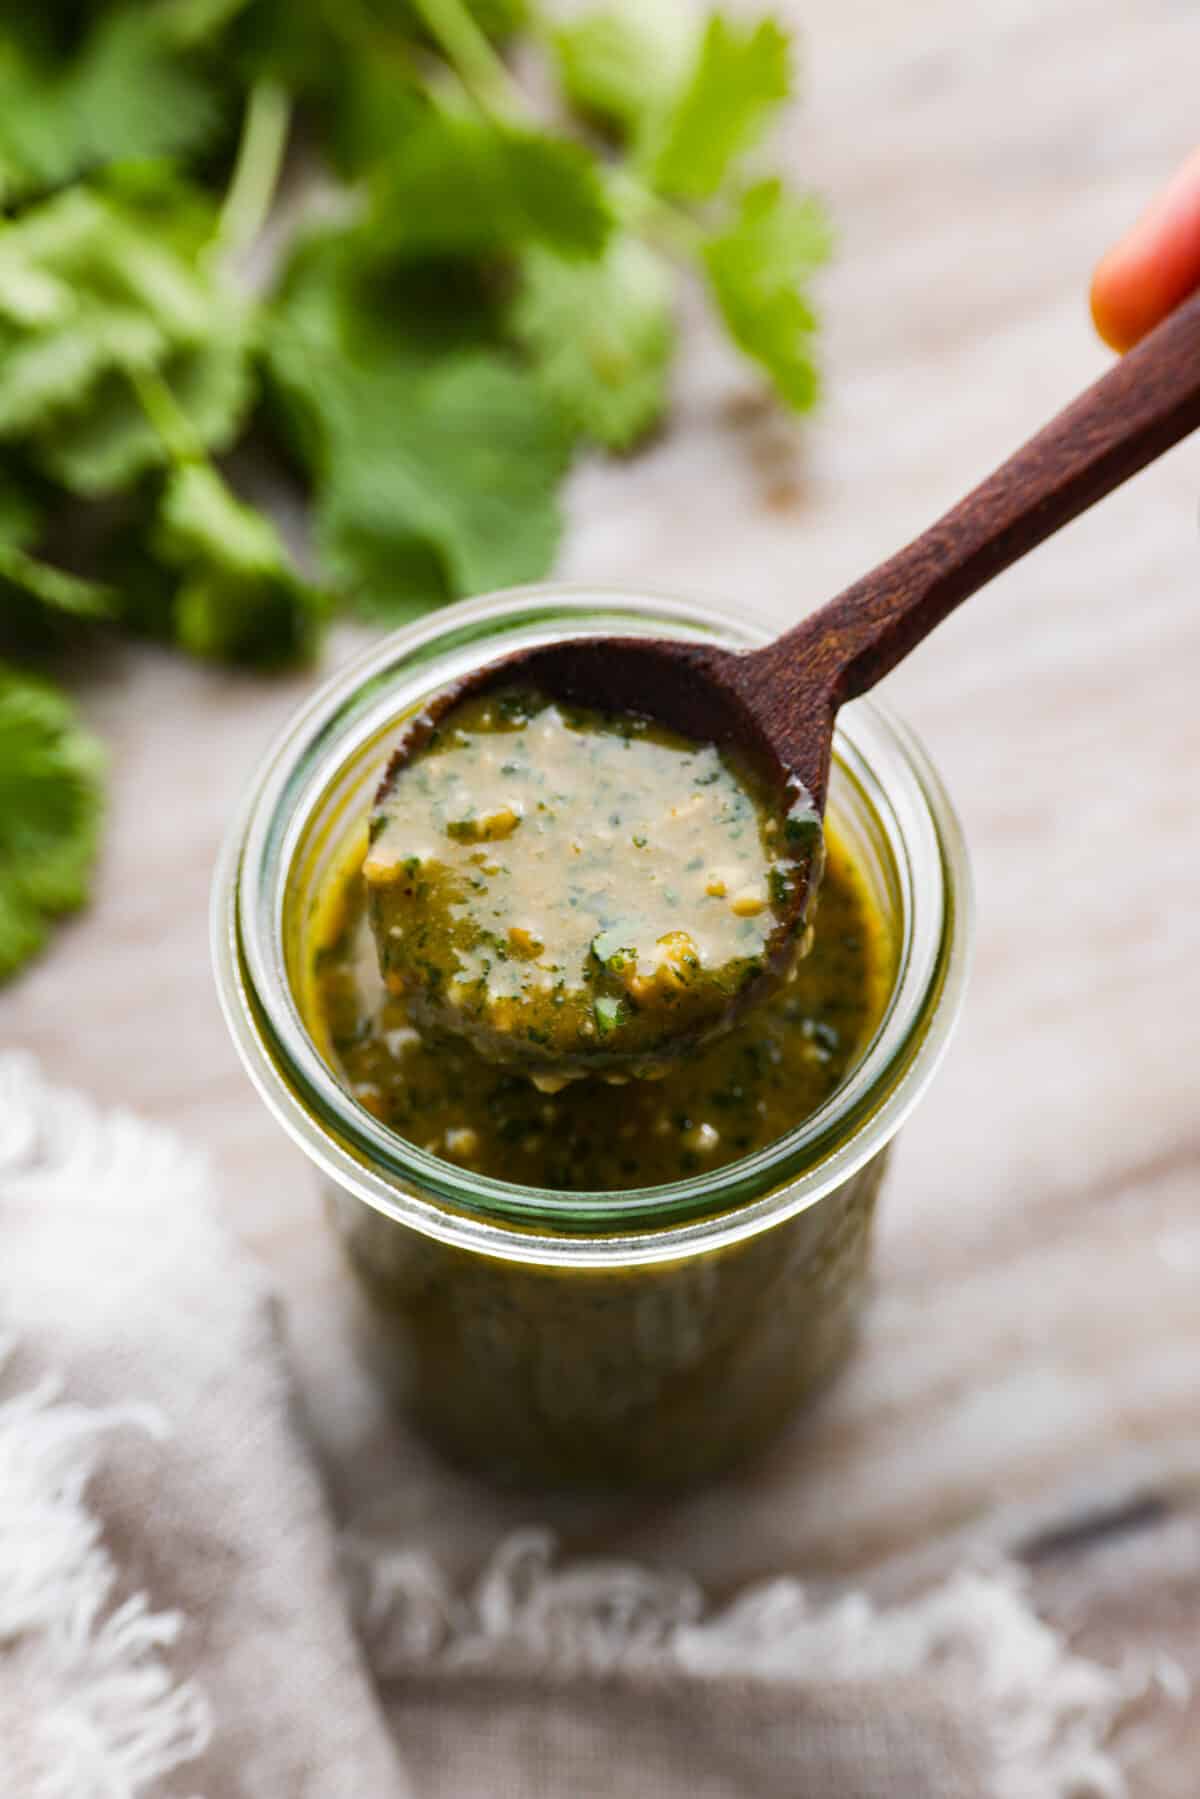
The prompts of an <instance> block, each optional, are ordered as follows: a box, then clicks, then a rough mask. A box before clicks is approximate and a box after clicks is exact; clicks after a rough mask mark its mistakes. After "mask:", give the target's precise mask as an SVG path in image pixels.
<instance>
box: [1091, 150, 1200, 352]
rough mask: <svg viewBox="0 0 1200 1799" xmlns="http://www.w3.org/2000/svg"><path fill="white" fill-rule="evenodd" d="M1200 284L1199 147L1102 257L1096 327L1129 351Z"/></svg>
mask: <svg viewBox="0 0 1200 1799" xmlns="http://www.w3.org/2000/svg"><path fill="white" fill-rule="evenodd" d="M1197 287H1200V150H1198V151H1195V152H1194V153H1193V154H1192V155H1191V156H1190V157H1189V158H1188V160H1187V161H1186V162H1185V163H1184V165H1183V167H1182V168H1181V169H1180V170H1179V171H1178V172H1177V173H1176V175H1175V176H1174V178H1173V179H1172V180H1171V181H1170V182H1169V183H1168V185H1167V187H1166V189H1165V190H1164V192H1163V193H1162V194H1161V195H1160V196H1159V198H1158V199H1157V200H1156V201H1155V202H1154V203H1153V205H1152V206H1151V207H1150V208H1149V210H1148V211H1147V212H1146V213H1145V214H1144V215H1143V217H1142V218H1141V219H1139V220H1138V222H1137V224H1136V225H1135V226H1134V227H1133V229H1132V230H1131V231H1130V232H1128V233H1127V235H1126V236H1125V237H1124V238H1122V240H1121V242H1120V243H1119V244H1116V245H1115V246H1114V247H1113V249H1111V250H1110V251H1109V252H1108V254H1107V255H1106V256H1104V257H1102V258H1101V260H1100V262H1099V264H1098V265H1097V268H1096V272H1095V275H1094V276H1093V278H1092V290H1091V307H1092V319H1093V321H1094V323H1095V326H1096V330H1097V331H1098V332H1099V334H1100V336H1101V337H1102V338H1103V339H1104V341H1105V343H1106V344H1109V345H1110V346H1111V347H1112V348H1113V349H1114V350H1128V349H1130V348H1131V347H1132V346H1133V345H1134V344H1135V343H1137V342H1138V340H1139V338H1142V337H1145V335H1146V333H1147V332H1148V331H1151V330H1153V328H1154V326H1155V325H1157V324H1159V323H1160V322H1161V321H1162V320H1163V319H1165V318H1166V317H1167V314H1168V313H1170V312H1173V311H1174V309H1175V307H1176V306H1178V305H1180V303H1181V302H1182V301H1183V300H1185V299H1186V298H1187V297H1188V295H1189V294H1190V293H1193V292H1194V291H1195V290H1196V288H1197Z"/></svg>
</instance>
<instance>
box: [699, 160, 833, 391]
mask: <svg viewBox="0 0 1200 1799" xmlns="http://www.w3.org/2000/svg"><path fill="white" fill-rule="evenodd" d="M829 250H830V231H829V222H828V219H827V217H826V214H825V210H824V208H823V207H822V205H821V203H820V201H819V200H817V199H815V198H814V197H813V196H812V195H804V196H797V195H795V194H791V193H789V192H788V191H787V189H786V188H785V187H784V186H783V184H782V183H781V182H779V181H775V180H772V181H761V182H758V183H757V184H756V185H755V186H753V187H751V188H748V189H747V191H746V192H745V193H744V194H743V195H742V198H741V201H740V204H739V206H738V210H737V213H736V215H735V217H734V219H733V220H732V222H731V223H729V224H728V225H726V226H725V227H724V228H723V229H721V230H719V231H717V232H715V233H714V234H713V235H712V236H710V237H709V239H708V241H707V243H706V244H705V247H704V260H705V264H706V266H707V270H708V278H709V282H710V284H711V286H712V291H713V295H714V297H715V299H716V302H717V305H718V306H719V307H720V309H721V313H722V315H723V317H724V319H725V323H726V325H727V326H728V328H729V332H730V335H731V336H732V337H733V340H734V342H735V343H736V344H738V345H739V347H740V348H741V349H742V350H744V351H745V353H746V355H747V356H750V357H753V359H754V360H755V361H756V362H758V363H761V364H762V366H763V368H764V369H765V370H766V371H767V373H768V374H769V375H770V377H771V379H772V381H773V382H774V384H775V386H776V388H777V389H778V391H779V393H780V394H781V395H782V396H783V398H784V399H785V400H786V401H787V403H788V404H789V406H792V407H794V408H795V409H796V411H797V412H803V411H805V410H806V409H807V408H808V407H810V406H811V405H812V404H813V402H814V401H815V400H816V397H817V390H818V377H817V370H816V365H815V363H814V361H813V354H812V341H813V335H814V333H815V331H816V328H817V320H816V316H815V314H814V313H813V310H812V308H811V306H810V305H809V303H808V301H807V299H806V298H805V296H804V292H803V289H804V287H805V286H806V284H807V282H808V279H809V277H810V276H811V275H812V274H813V272H814V271H815V270H816V269H818V268H819V267H820V266H821V264H822V263H823V262H825V261H826V260H827V258H828V256H829Z"/></svg>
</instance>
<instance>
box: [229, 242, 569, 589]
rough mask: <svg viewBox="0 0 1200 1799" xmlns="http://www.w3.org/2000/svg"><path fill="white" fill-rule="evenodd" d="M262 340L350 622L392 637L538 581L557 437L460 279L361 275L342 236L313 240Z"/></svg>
mask: <svg viewBox="0 0 1200 1799" xmlns="http://www.w3.org/2000/svg"><path fill="white" fill-rule="evenodd" d="M361 229H362V230H366V233H367V245H368V246H371V245H373V242H374V240H373V239H372V237H371V235H370V232H369V229H367V228H361ZM374 248H375V249H376V250H377V248H378V246H374ZM265 341H266V348H267V353H268V364H269V369H270V374H271V379H272V387H273V394H274V397H275V401H276V405H277V407H281V408H282V412H283V415H284V418H285V421H286V423H287V426H288V428H289V434H290V437H291V441H292V443H293V446H294V448H295V449H296V451H297V453H298V454H299V455H300V457H301V459H302V460H303V461H304V463H305V465H306V467H307V468H308V470H309V472H310V474H311V475H312V477H313V482H314V488H315V509H316V524H317V536H318V544H319V548H320V549H321V552H322V554H323V557H324V560H325V563H326V566H327V568H328V570H329V571H330V573H331V575H332V576H333V578H334V580H335V582H336V584H338V585H339V586H340V587H343V588H344V589H345V590H346V591H347V593H348V594H349V596H350V598H351V599H352V600H353V601H354V602H355V603H356V604H357V605H358V607H359V608H360V609H361V610H363V611H365V612H367V613H368V614H370V615H373V616H376V617H380V618H387V619H391V620H394V619H397V618H401V617H404V616H407V615H409V614H411V613H412V612H414V611H419V610H424V609H425V608H427V607H429V606H431V605H436V604H438V603H440V602H441V601H442V600H444V599H446V598H448V597H452V596H456V595H459V594H462V593H468V592H472V591H478V590H480V589H482V588H487V587H496V586H504V585H507V584H509V583H511V582H515V581H522V580H530V579H534V578H536V577H537V576H539V575H542V574H544V573H545V572H546V570H547V568H548V567H549V565H550V562H551V559H552V557H553V553H554V549H555V547H556V545H557V541H558V536H559V532H560V530H561V518H560V514H559V509H558V504H557V499H556V489H557V486H558V483H559V481H560V479H561V477H562V475H563V474H564V472H565V470H566V466H567V462H568V459H569V455H570V436H571V434H570V432H569V430H568V429H567V426H566V423H565V421H564V420H563V418H562V415H561V413H560V411H559V408H558V407H557V406H556V405H555V404H554V403H553V401H552V400H551V399H550V398H549V397H548V396H547V395H546V394H545V393H544V391H543V390H542V387H541V385H540V384H539V382H538V380H537V379H536V377H535V376H534V374H533V372H532V371H530V370H527V369H524V368H522V367H521V366H520V365H519V364H518V363H517V362H516V360H515V359H514V358H513V357H512V356H511V354H509V353H506V352H505V350H504V348H503V345H502V340H501V333H500V322H499V320H498V319H496V318H494V317H493V315H492V313H491V312H490V311H489V308H488V303H487V300H486V297H485V294H484V292H483V290H482V289H481V287H480V285H479V284H478V282H477V281H476V279H475V276H474V273H473V270H472V267H471V265H470V264H465V263H456V262H435V263H424V262H421V263H413V264H409V263H405V262H403V261H401V262H400V263H399V264H396V263H395V262H392V263H391V264H389V263H388V262H387V260H386V259H384V258H380V259H379V260H378V261H374V262H373V261H372V260H371V259H370V255H369V253H368V248H367V247H364V245H363V242H362V238H361V235H360V228H352V229H351V230H349V231H342V232H336V233H326V234H323V235H322V236H321V237H318V238H313V239H310V240H309V241H308V242H307V243H306V244H303V245H302V246H301V247H300V248H299V249H298V251H297V253H296V256H295V257H294V259H293V264H292V267H291V269H290V270H289V272H288V275H287V277H286V280H285V283H284V289H283V294H282V296H281V301H280V304H279V306H278V307H277V309H276V311H275V313H274V314H273V315H272V317H271V318H270V320H269V321H268V327H267V332H266V340H265Z"/></svg>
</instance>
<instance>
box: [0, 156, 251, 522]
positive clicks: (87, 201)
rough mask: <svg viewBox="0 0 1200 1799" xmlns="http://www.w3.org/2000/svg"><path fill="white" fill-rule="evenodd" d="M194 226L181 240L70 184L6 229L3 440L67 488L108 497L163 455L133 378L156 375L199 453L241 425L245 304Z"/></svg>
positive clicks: (245, 398)
mask: <svg viewBox="0 0 1200 1799" xmlns="http://www.w3.org/2000/svg"><path fill="white" fill-rule="evenodd" d="M194 233H195V222H194V221H193V222H189V225H188V230H187V238H186V239H181V241H180V243H179V244H178V245H177V244H176V243H174V242H172V241H171V240H170V238H169V237H167V236H166V235H165V234H164V233H162V232H161V231H160V232H155V233H154V234H153V235H152V234H151V232H150V231H149V230H148V229H147V225H146V223H144V222H143V220H142V219H141V218H140V217H139V215H138V211H137V209H136V208H134V207H131V206H128V205H124V204H121V203H119V202H118V201H116V200H115V199H112V198H110V197H107V196H103V195H100V194H95V193H91V192H88V191H87V190H85V189H82V188H77V189H71V190H69V191H67V192H65V193H63V194H61V195H59V196H57V197H56V198H55V199H53V200H50V201H47V202H46V203H45V204H43V205H41V206H38V207H36V208H34V209H32V210H31V211H30V212H28V213H27V214H26V215H25V216H24V217H23V218H21V219H19V220H18V221H17V222H16V223H15V224H14V225H12V226H11V227H10V228H9V229H8V231H7V232H5V233H4V234H3V236H0V439H6V440H8V441H9V442H23V443H25V444H26V445H27V446H28V448H29V450H30V451H31V452H32V455H33V457H34V458H35V460H36V461H37V462H38V463H39V464H40V466H41V467H42V469H44V470H45V471H46V472H47V473H49V474H50V475H52V476H53V477H54V478H55V479H57V480H58V481H60V482H61V483H62V484H63V485H64V486H66V487H68V488H70V489H71V490H72V491H73V492H76V493H79V494H82V495H88V496H90V495H96V494H102V493H111V492H114V491H116V490H118V489H120V488H123V487H125V486H127V485H128V484H129V483H130V482H132V481H133V480H135V479H136V478H137V477H138V476H140V475H141V474H143V473H145V472H146V471H147V470H149V469H152V468H155V467H158V466H160V465H161V464H162V462H163V460H164V450H163V446H162V443H161V440H160V438H159V436H158V434H157V433H156V432H155V431H154V430H153V428H152V427H151V426H150V425H149V423H148V422H147V420H146V419H145V417H144V416H143V414H142V411H141V408H140V406H139V404H138V402H137V400H136V397H135V396H134V394H133V391H132V389H131V386H130V379H129V378H130V375H131V374H132V373H135V372H147V371H153V372H155V373H157V374H160V375H161V376H162V377H163V378H164V379H165V380H166V381H167V382H168V384H169V385H170V386H171V388H172V389H173V391H174V392H175V393H176V395H177V397H178V401H179V404H180V406H181V407H182V408H183V410H184V412H185V413H186V414H187V416H188V419H189V421H190V424H191V428H192V431H193V433H194V435H195V436H196V437H197V439H198V440H199V441H200V442H202V443H203V444H204V445H205V446H206V447H207V448H218V449H220V448H225V447H226V446H228V445H229V444H230V443H231V442H232V441H233V438H234V436H235V435H236V433H237V430H238V428H239V426H240V425H241V422H242V419H243V417H244V415H245V413H246V410H247V408H248V405H249V402H250V399H251V397H252V392H253V386H252V374H251V366H250V361H249V334H248V330H247V326H246V321H245V317H244V312H243V308H242V307H241V305H240V303H238V302H237V301H235V300H234V299H233V298H232V296H230V295H229V294H228V293H226V292H225V290H223V289H222V288H220V287H218V286H217V284H216V282H215V280H214V279H213V277H212V275H211V273H209V272H208V271H207V270H205V268H204V267H203V266H202V264H201V261H200V256H199V249H200V247H201V246H200V241H199V240H198V239H196V238H195V236H194ZM188 240H191V241H190V242H189V241H188ZM189 248H190V249H193V250H194V253H193V254H192V255H189V254H187V250H188V249H189Z"/></svg>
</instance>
